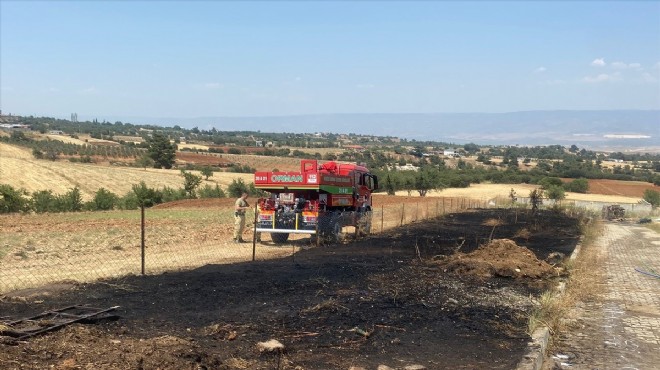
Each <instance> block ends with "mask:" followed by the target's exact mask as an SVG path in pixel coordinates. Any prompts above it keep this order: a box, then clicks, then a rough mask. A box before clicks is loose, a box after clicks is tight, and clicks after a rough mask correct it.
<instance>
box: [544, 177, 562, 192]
mask: <svg viewBox="0 0 660 370" xmlns="http://www.w3.org/2000/svg"><path fill="white" fill-rule="evenodd" d="M539 185H541V187H542V188H543V189H548V188H550V187H551V186H562V185H563V183H562V182H561V179H560V178H559V177H544V178H542V179H541V181H539Z"/></svg>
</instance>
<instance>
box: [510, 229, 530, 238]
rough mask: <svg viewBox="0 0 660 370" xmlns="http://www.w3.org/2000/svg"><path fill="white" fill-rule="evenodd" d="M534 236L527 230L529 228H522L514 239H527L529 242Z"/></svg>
mask: <svg viewBox="0 0 660 370" xmlns="http://www.w3.org/2000/svg"><path fill="white" fill-rule="evenodd" d="M531 236H532V233H531V232H529V230H527V228H522V229H519V230H518V231H516V233H515V234H514V235H513V238H514V239H516V238H520V239H525V240H529V238H530V237H531Z"/></svg>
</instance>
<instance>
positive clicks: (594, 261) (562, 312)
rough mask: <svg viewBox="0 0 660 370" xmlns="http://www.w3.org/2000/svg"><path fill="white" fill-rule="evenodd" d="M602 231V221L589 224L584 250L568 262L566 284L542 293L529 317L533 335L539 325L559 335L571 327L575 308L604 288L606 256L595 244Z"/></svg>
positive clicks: (584, 234) (583, 241) (585, 235)
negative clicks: (603, 267) (600, 267)
mask: <svg viewBox="0 0 660 370" xmlns="http://www.w3.org/2000/svg"><path fill="white" fill-rule="evenodd" d="M601 230H602V225H601V224H600V223H599V222H598V221H595V222H590V223H585V224H584V227H583V239H582V244H581V247H580V248H581V250H580V253H579V255H578V256H577V258H576V259H575V260H573V261H569V262H568V263H567V266H566V268H567V269H568V271H569V278H568V280H567V281H566V282H565V284H564V285H563V286H560V287H559V288H557V289H555V290H551V291H548V292H545V293H544V294H542V295H541V297H540V299H539V302H538V306H537V308H536V309H535V310H533V311H532V312H531V313H530V315H529V317H528V332H529V334H530V335H531V333H533V332H534V331H535V330H536V329H537V328H538V327H540V326H546V327H548V329H549V330H550V332H551V333H552V334H553V335H555V334H557V333H561V332H562V331H565V330H567V329H568V327H569V326H570V323H571V320H570V319H571V317H572V315H574V314H575V307H576V305H578V304H579V303H580V302H586V301H589V300H592V299H595V297H597V296H598V294H599V293H601V291H602V285H601V284H600V281H602V276H603V275H602V274H603V271H602V269H599V268H594V267H595V266H596V267H597V266H603V261H604V259H605V256H604V255H603V253H602V251H601V250H600V249H599V248H597V246H596V245H594V242H595V239H596V237H597V236H598V235H599V233H600V232H601Z"/></svg>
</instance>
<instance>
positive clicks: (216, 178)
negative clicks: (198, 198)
mask: <svg viewBox="0 0 660 370" xmlns="http://www.w3.org/2000/svg"><path fill="white" fill-rule="evenodd" d="M72 140H75V139H72ZM0 154H1V155H0V178H2V183H6V184H9V185H12V186H14V187H17V188H25V189H26V190H28V191H30V192H33V191H37V190H46V189H51V190H53V192H54V193H58V194H59V193H65V192H67V191H69V190H70V189H71V188H73V187H74V186H78V187H79V188H80V189H81V192H82V194H83V197H84V198H85V199H89V198H90V197H91V196H92V194H93V193H94V192H96V190H98V189H99V188H100V187H104V188H106V189H108V190H110V191H112V192H114V193H117V194H120V195H121V194H125V193H126V192H128V191H130V189H131V186H132V184H136V183H139V182H140V181H145V183H146V184H147V185H148V186H151V187H163V186H169V187H180V186H181V184H182V181H183V180H182V178H181V175H180V172H179V171H178V170H162V169H153V168H149V169H146V170H145V169H140V168H132V167H121V166H110V165H109V164H107V163H106V164H104V165H101V164H96V165H94V164H80V163H69V162H68V161H63V160H62V161H56V162H50V161H46V160H36V159H34V158H33V156H32V154H31V152H30V151H29V150H28V149H25V148H21V147H16V146H12V145H8V144H5V143H0ZM177 160H178V161H179V163H180V164H185V163H194V164H198V165H211V166H227V165H228V164H231V163H236V164H241V165H244V166H249V167H252V168H255V169H256V170H257V171H272V170H274V169H277V170H279V171H298V170H299V168H300V164H299V163H300V160H299V159H295V158H281V157H269V156H258V155H249V154H227V153H222V154H214V153H193V152H178V153H177ZM193 172H194V171H193ZM239 178H240V179H243V181H245V182H246V183H250V182H252V180H253V176H252V174H247V173H225V172H214V174H213V177H211V178H210V179H209V180H208V181H204V182H203V183H202V185H205V184H209V185H211V186H215V184H218V185H220V186H221V187H226V186H227V185H228V184H230V183H231V182H232V180H233V179H239ZM117 179H121V180H120V181H118V180H117ZM512 188H513V189H514V190H515V191H516V194H517V195H518V196H519V197H527V196H528V195H529V192H530V191H531V190H533V189H535V188H536V186H535V185H528V184H514V185H511V184H473V185H471V186H470V187H468V188H449V189H444V190H442V191H432V192H429V194H428V196H431V197H460V198H469V199H474V200H478V201H488V200H491V199H496V198H500V199H508V196H509V192H510V190H511V189H512ZM646 189H654V190H658V187H656V186H653V184H650V183H645V182H638V181H617V180H589V192H588V193H587V194H580V193H571V192H567V193H566V199H567V200H584V201H602V202H612V203H616V202H621V203H637V202H638V201H639V200H640V199H641V198H642V196H643V193H644V190H646ZM412 194H413V195H415V194H416V192H412ZM397 195H407V192H405V191H399V192H397Z"/></svg>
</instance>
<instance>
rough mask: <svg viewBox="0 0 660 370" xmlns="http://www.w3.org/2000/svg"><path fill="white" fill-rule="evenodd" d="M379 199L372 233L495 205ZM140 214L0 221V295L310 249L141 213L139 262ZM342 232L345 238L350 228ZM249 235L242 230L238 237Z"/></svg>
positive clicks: (164, 212) (212, 223)
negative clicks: (235, 236) (240, 240)
mask: <svg viewBox="0 0 660 370" xmlns="http://www.w3.org/2000/svg"><path fill="white" fill-rule="evenodd" d="M383 199H385V198H380V196H377V197H374V207H373V210H372V217H371V222H370V226H371V233H373V234H380V233H385V232H387V231H388V230H391V229H395V228H397V227H402V226H405V225H407V224H411V223H414V222H419V221H422V220H425V219H431V218H435V217H440V216H442V215H445V214H448V213H454V212H461V211H465V210H468V209H473V208H489V207H498V205H497V204H495V203H494V202H491V201H487V200H475V199H468V198H443V197H399V198H397V199H400V202H399V203H393V202H392V198H390V197H388V198H386V199H387V200H383ZM523 203H524V202H523ZM499 206H500V207H510V206H511V204H510V203H509V204H501V205H499ZM546 206H547V204H546ZM636 208H637V206H636ZM139 212H140V211H139V210H138V211H111V212H81V213H70V214H40V215H35V214H31V215H13V216H12V215H3V216H1V217H0V222H1V223H2V224H3V226H4V227H3V229H2V230H0V294H1V293H6V292H9V291H13V290H17V289H24V288H34V287H39V286H43V285H46V284H50V283H54V282H58V281H63V280H73V281H76V282H92V281H96V280H100V279H110V278H118V277H122V276H127V275H140V274H142V273H143V272H144V273H145V274H147V275H153V274H160V273H163V272H166V271H179V270H189V269H194V268H198V267H201V266H204V265H208V264H230V263H239V262H249V261H252V260H253V253H254V259H256V260H267V259H275V258H291V259H292V260H295V259H296V254H297V252H298V251H300V250H302V249H306V248H314V247H315V246H316V243H315V242H312V239H311V238H310V236H309V235H304V234H291V235H290V236H289V239H288V240H287V241H286V243H284V244H275V243H274V242H273V241H272V240H271V238H270V235H269V234H268V233H265V232H264V233H261V234H262V235H261V238H262V241H261V242H257V243H256V244H255V249H254V250H253V244H252V243H234V242H232V237H231V234H232V231H233V215H232V213H233V210H231V209H224V210H218V209H213V208H208V209H147V210H146V212H145V213H146V216H145V219H146V226H145V236H144V238H145V246H144V251H145V253H144V260H142V253H141V250H142V246H141V227H140V215H139ZM248 219H249V220H250V217H248ZM342 231H343V232H344V235H346V236H348V235H350V234H351V233H353V232H354V228H352V227H345V228H343V230H342ZM252 237H253V230H252V227H251V225H248V227H246V234H245V235H244V238H245V239H246V240H252ZM325 247H330V248H331V247H332V246H331V245H329V246H323V248H325Z"/></svg>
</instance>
